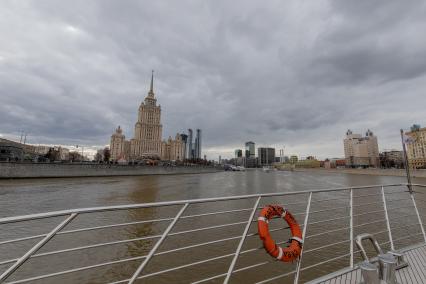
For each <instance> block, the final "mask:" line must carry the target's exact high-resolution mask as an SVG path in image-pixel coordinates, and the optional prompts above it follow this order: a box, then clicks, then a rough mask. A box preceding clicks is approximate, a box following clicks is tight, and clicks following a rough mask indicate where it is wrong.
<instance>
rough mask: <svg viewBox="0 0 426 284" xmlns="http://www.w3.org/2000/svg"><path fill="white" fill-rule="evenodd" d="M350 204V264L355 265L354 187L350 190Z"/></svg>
mask: <svg viewBox="0 0 426 284" xmlns="http://www.w3.org/2000/svg"><path fill="white" fill-rule="evenodd" d="M349 198H350V199H349V206H350V212H349V214H350V220H349V227H350V232H349V234H350V236H349V237H350V241H351V243H350V251H351V259H350V266H351V267H352V268H353V267H354V204H353V190H352V188H351V189H350V191H349Z"/></svg>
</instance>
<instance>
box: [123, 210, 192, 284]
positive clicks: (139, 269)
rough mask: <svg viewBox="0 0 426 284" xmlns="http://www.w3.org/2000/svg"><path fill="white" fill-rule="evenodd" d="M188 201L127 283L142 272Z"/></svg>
mask: <svg viewBox="0 0 426 284" xmlns="http://www.w3.org/2000/svg"><path fill="white" fill-rule="evenodd" d="M188 205H189V203H185V205H184V206H182V208H181V209H180V211H179V212H178V213H177V214H176V216H175V218H174V219H173V221H172V222H171V223H170V225H169V226H168V227H167V229H166V230H165V231H164V233H163V234H162V235H161V238H160V239H159V240H158V241H157V242H156V243H155V245H154V247H153V248H152V249H151V251H150V252H149V253H148V255H147V256H146V258H145V260H144V262H142V264H141V265H140V266H139V267H138V269H136V271H135V273H134V274H133V276H132V278H131V279H130V280H129V284H132V283H134V282H135V280H136V278H138V276H139V274H141V273H142V270H143V269H144V268H145V266H146V265H147V264H148V262H149V261H150V260H151V258H152V257H153V256H154V253H155V252H156V251H157V249H158V248H159V247H160V245H161V244H162V243H163V241H164V240H165V239H166V237H167V235H168V234H169V233H170V231H171V230H172V229H173V227H174V226H175V224H176V223H177V221H178V220H179V218H180V216H182V214H183V212H184V211H185V209H186V208H187V207H188Z"/></svg>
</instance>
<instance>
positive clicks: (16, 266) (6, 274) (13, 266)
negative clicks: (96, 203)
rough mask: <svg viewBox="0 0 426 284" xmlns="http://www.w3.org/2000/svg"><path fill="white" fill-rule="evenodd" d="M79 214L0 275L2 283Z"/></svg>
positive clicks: (54, 230)
mask: <svg viewBox="0 0 426 284" xmlns="http://www.w3.org/2000/svg"><path fill="white" fill-rule="evenodd" d="M77 215H78V213H72V214H71V215H70V216H69V217H68V218H67V219H65V220H64V221H63V222H62V223H60V224H59V225H58V226H56V228H54V229H53V230H52V231H50V233H49V234H47V235H46V236H45V237H44V238H43V239H42V240H41V241H39V242H38V243H37V244H36V245H35V246H33V247H32V248H31V249H30V250H29V251H27V252H26V253H25V254H24V255H23V256H22V257H21V258H19V259H18V260H17V261H16V262H15V264H14V265H12V266H11V267H9V269H8V270H6V271H5V272H4V273H3V274H2V275H0V283H2V282H3V281H4V280H6V278H7V277H9V276H10V275H11V274H12V273H13V272H15V271H16V269H18V268H19V267H20V266H21V265H22V264H24V262H26V261H27V260H28V259H29V258H30V257H31V256H32V255H33V254H34V253H36V252H37V251H38V250H39V249H41V248H42V247H43V246H44V245H45V244H46V243H47V242H48V241H50V240H51V239H52V238H53V237H54V236H55V235H56V233H57V232H59V231H60V230H62V229H63V228H64V227H65V226H66V225H68V223H69V222H71V221H72V220H73V219H74V218H75V217H76V216H77Z"/></svg>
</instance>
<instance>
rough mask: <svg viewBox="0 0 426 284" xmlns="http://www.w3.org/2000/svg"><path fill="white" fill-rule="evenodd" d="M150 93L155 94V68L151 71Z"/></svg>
mask: <svg viewBox="0 0 426 284" xmlns="http://www.w3.org/2000/svg"><path fill="white" fill-rule="evenodd" d="M149 93H150V94H154V70H152V73H151V87H150V89H149Z"/></svg>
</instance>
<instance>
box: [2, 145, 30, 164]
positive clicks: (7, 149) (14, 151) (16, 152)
mask: <svg viewBox="0 0 426 284" xmlns="http://www.w3.org/2000/svg"><path fill="white" fill-rule="evenodd" d="M23 159H24V149H23V148H22V147H19V146H15V145H4V144H3V145H2V144H1V143H0V161H5V162H18V161H22V160H23Z"/></svg>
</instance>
